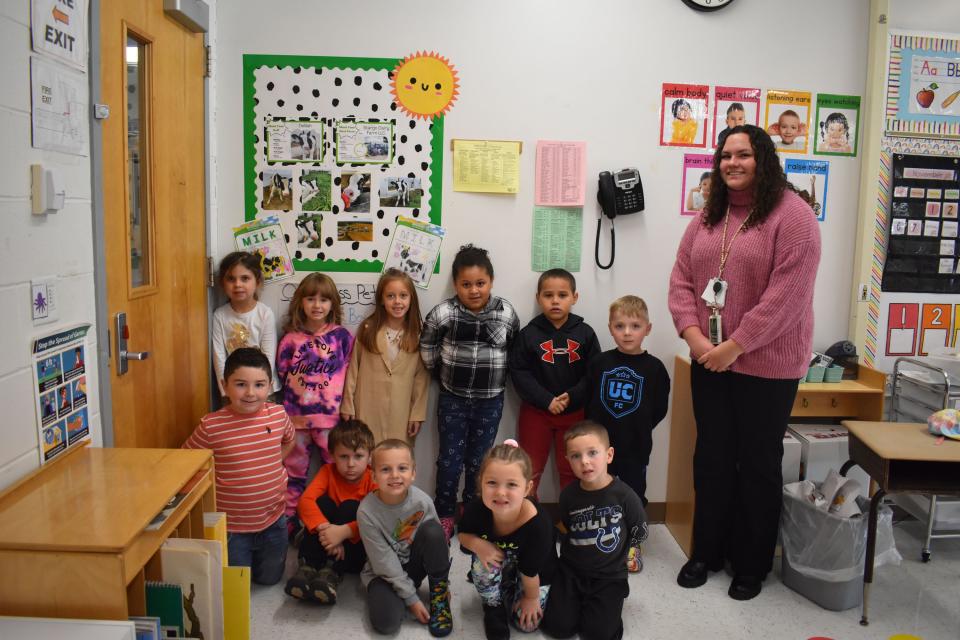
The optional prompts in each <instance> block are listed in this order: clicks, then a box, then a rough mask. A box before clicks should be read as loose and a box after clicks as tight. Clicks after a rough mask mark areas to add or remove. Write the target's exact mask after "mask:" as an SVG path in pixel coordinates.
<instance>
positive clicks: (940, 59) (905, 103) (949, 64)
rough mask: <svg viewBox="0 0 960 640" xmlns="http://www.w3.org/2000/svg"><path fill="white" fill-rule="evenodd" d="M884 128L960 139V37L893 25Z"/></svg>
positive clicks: (902, 133)
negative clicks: (900, 28)
mask: <svg viewBox="0 0 960 640" xmlns="http://www.w3.org/2000/svg"><path fill="white" fill-rule="evenodd" d="M885 129H886V133H887V135H890V136H911V135H922V136H924V137H927V138H951V139H958V138H960V38H957V37H956V36H947V35H942V36H938V35H933V36H931V35H930V34H916V33H911V32H909V31H898V30H895V29H891V30H890V53H889V59H888V67H887V106H886V123H885Z"/></svg>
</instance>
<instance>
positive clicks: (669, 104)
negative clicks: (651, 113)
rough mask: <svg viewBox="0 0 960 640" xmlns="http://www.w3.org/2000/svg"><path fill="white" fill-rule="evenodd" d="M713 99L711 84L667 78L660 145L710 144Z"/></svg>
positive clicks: (662, 97)
mask: <svg viewBox="0 0 960 640" xmlns="http://www.w3.org/2000/svg"><path fill="white" fill-rule="evenodd" d="M709 101H710V87H709V86H708V85H705V84H672V83H669V82H664V83H663V91H662V92H661V96H660V146H663V147H706V146H707V106H708V103H709Z"/></svg>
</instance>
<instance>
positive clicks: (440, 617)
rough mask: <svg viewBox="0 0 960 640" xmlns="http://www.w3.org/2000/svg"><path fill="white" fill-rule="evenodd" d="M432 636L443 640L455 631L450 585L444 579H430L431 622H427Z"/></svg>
mask: <svg viewBox="0 0 960 640" xmlns="http://www.w3.org/2000/svg"><path fill="white" fill-rule="evenodd" d="M427 629H429V630H430V635H432V636H433V637H435V638H442V637H444V636H448V635H450V632H451V631H453V611H451V609H450V584H449V581H448V580H447V579H446V578H444V579H442V580H435V579H433V578H430V620H429V621H428V622H427Z"/></svg>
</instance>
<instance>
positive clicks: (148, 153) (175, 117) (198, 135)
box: [100, 0, 210, 447]
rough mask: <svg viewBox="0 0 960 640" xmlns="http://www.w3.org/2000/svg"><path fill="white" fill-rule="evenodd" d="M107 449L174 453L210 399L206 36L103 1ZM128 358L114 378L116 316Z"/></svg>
mask: <svg viewBox="0 0 960 640" xmlns="http://www.w3.org/2000/svg"><path fill="white" fill-rule="evenodd" d="M100 38H101V44H100V65H101V78H102V80H101V82H102V85H101V100H102V101H103V102H104V103H106V104H107V105H108V106H109V107H110V116H109V118H107V119H106V120H105V121H104V122H103V150H104V151H103V168H102V169H103V187H104V189H103V190H104V193H103V198H104V227H105V235H106V238H105V246H106V254H107V255H106V270H107V308H108V311H109V322H110V340H111V358H110V363H109V364H110V369H111V375H110V380H111V385H112V395H113V406H112V410H113V433H114V444H115V446H118V447H179V446H180V444H181V443H182V442H183V441H184V439H186V437H187V435H189V433H190V431H191V429H192V428H193V427H194V426H195V425H196V424H197V422H198V421H199V419H200V417H201V416H202V415H203V414H204V413H205V412H206V410H207V408H208V403H209V397H210V396H209V371H210V364H209V363H210V360H209V356H208V337H207V302H206V299H207V288H206V282H205V270H206V266H205V265H206V258H205V254H206V242H205V229H206V215H205V209H204V206H205V205H204V202H205V200H204V190H205V183H206V182H205V181H206V176H205V175H204V167H205V164H204V103H203V100H204V96H203V89H204V87H203V76H204V66H205V57H204V44H203V36H202V35H201V34H195V33H191V32H189V31H187V30H186V29H185V28H184V27H182V26H181V25H179V24H178V23H176V22H174V21H173V20H171V19H170V18H168V17H166V16H165V15H164V13H163V0H111V1H110V2H101V3H100ZM120 313H125V314H126V319H127V327H128V330H129V343H128V346H127V350H128V351H130V352H148V353H149V357H147V359H145V360H142V361H135V360H134V361H128V370H127V372H126V373H123V374H121V373H120V368H121V367H120V366H119V364H118V360H117V352H118V348H117V346H118V345H117V334H118V331H117V317H118V314H120Z"/></svg>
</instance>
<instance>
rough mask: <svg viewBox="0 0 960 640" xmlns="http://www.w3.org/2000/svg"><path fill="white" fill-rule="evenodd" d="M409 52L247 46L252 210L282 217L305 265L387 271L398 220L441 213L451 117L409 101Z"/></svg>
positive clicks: (435, 217) (293, 251)
mask: <svg viewBox="0 0 960 640" xmlns="http://www.w3.org/2000/svg"><path fill="white" fill-rule="evenodd" d="M431 60H432V58H431ZM400 62H402V60H398V59H397V58H341V57H319V56H283V55H277V56H272V55H245V56H243V67H244V69H243V73H244V78H243V84H244V107H243V109H244V111H243V117H244V154H245V158H244V189H245V200H244V202H245V217H246V220H247V221H251V220H255V219H260V218H264V217H267V216H275V217H276V218H277V221H278V225H279V228H280V229H281V230H282V235H281V236H280V239H281V240H282V242H284V243H286V247H287V249H288V250H289V253H290V255H292V256H293V267H294V268H295V269H296V270H297V271H320V270H322V271H326V272H331V271H368V272H379V271H380V270H381V269H382V268H383V264H384V260H385V259H386V256H387V253H388V251H389V249H390V242H391V236H392V234H393V229H394V226H395V225H396V222H397V220H398V218H400V217H407V218H411V219H413V220H415V221H418V222H424V223H428V224H431V223H432V224H439V222H440V200H441V193H442V191H441V179H442V175H443V115H442V113H440V114H436V115H433V117H430V118H425V117H423V116H418V115H411V114H410V113H407V112H406V111H405V110H404V108H402V107H401V106H400V105H399V104H398V102H397V98H396V94H394V93H393V92H392V86H393V76H394V75H395V73H394V72H395V69H396V68H397V66H398V64H399V63H400ZM432 69H433V66H430V65H427V66H425V67H424V68H423V73H428V72H431V70H432ZM438 72H439V71H438ZM420 75H422V74H420ZM421 79H422V80H424V81H427V80H430V79H431V78H428V77H423V78H421ZM438 82H439V80H438ZM435 84H436V82H434V83H432V84H431V85H430V86H435ZM404 86H405V85H404ZM451 90H453V91H454V92H455V87H454V88H452V89H451ZM451 100H452V97H451V96H447V103H445V107H444V109H445V108H446V107H448V106H449V102H450V101H451ZM432 269H433V267H432V266H431V270H432ZM415 279H416V278H415Z"/></svg>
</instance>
